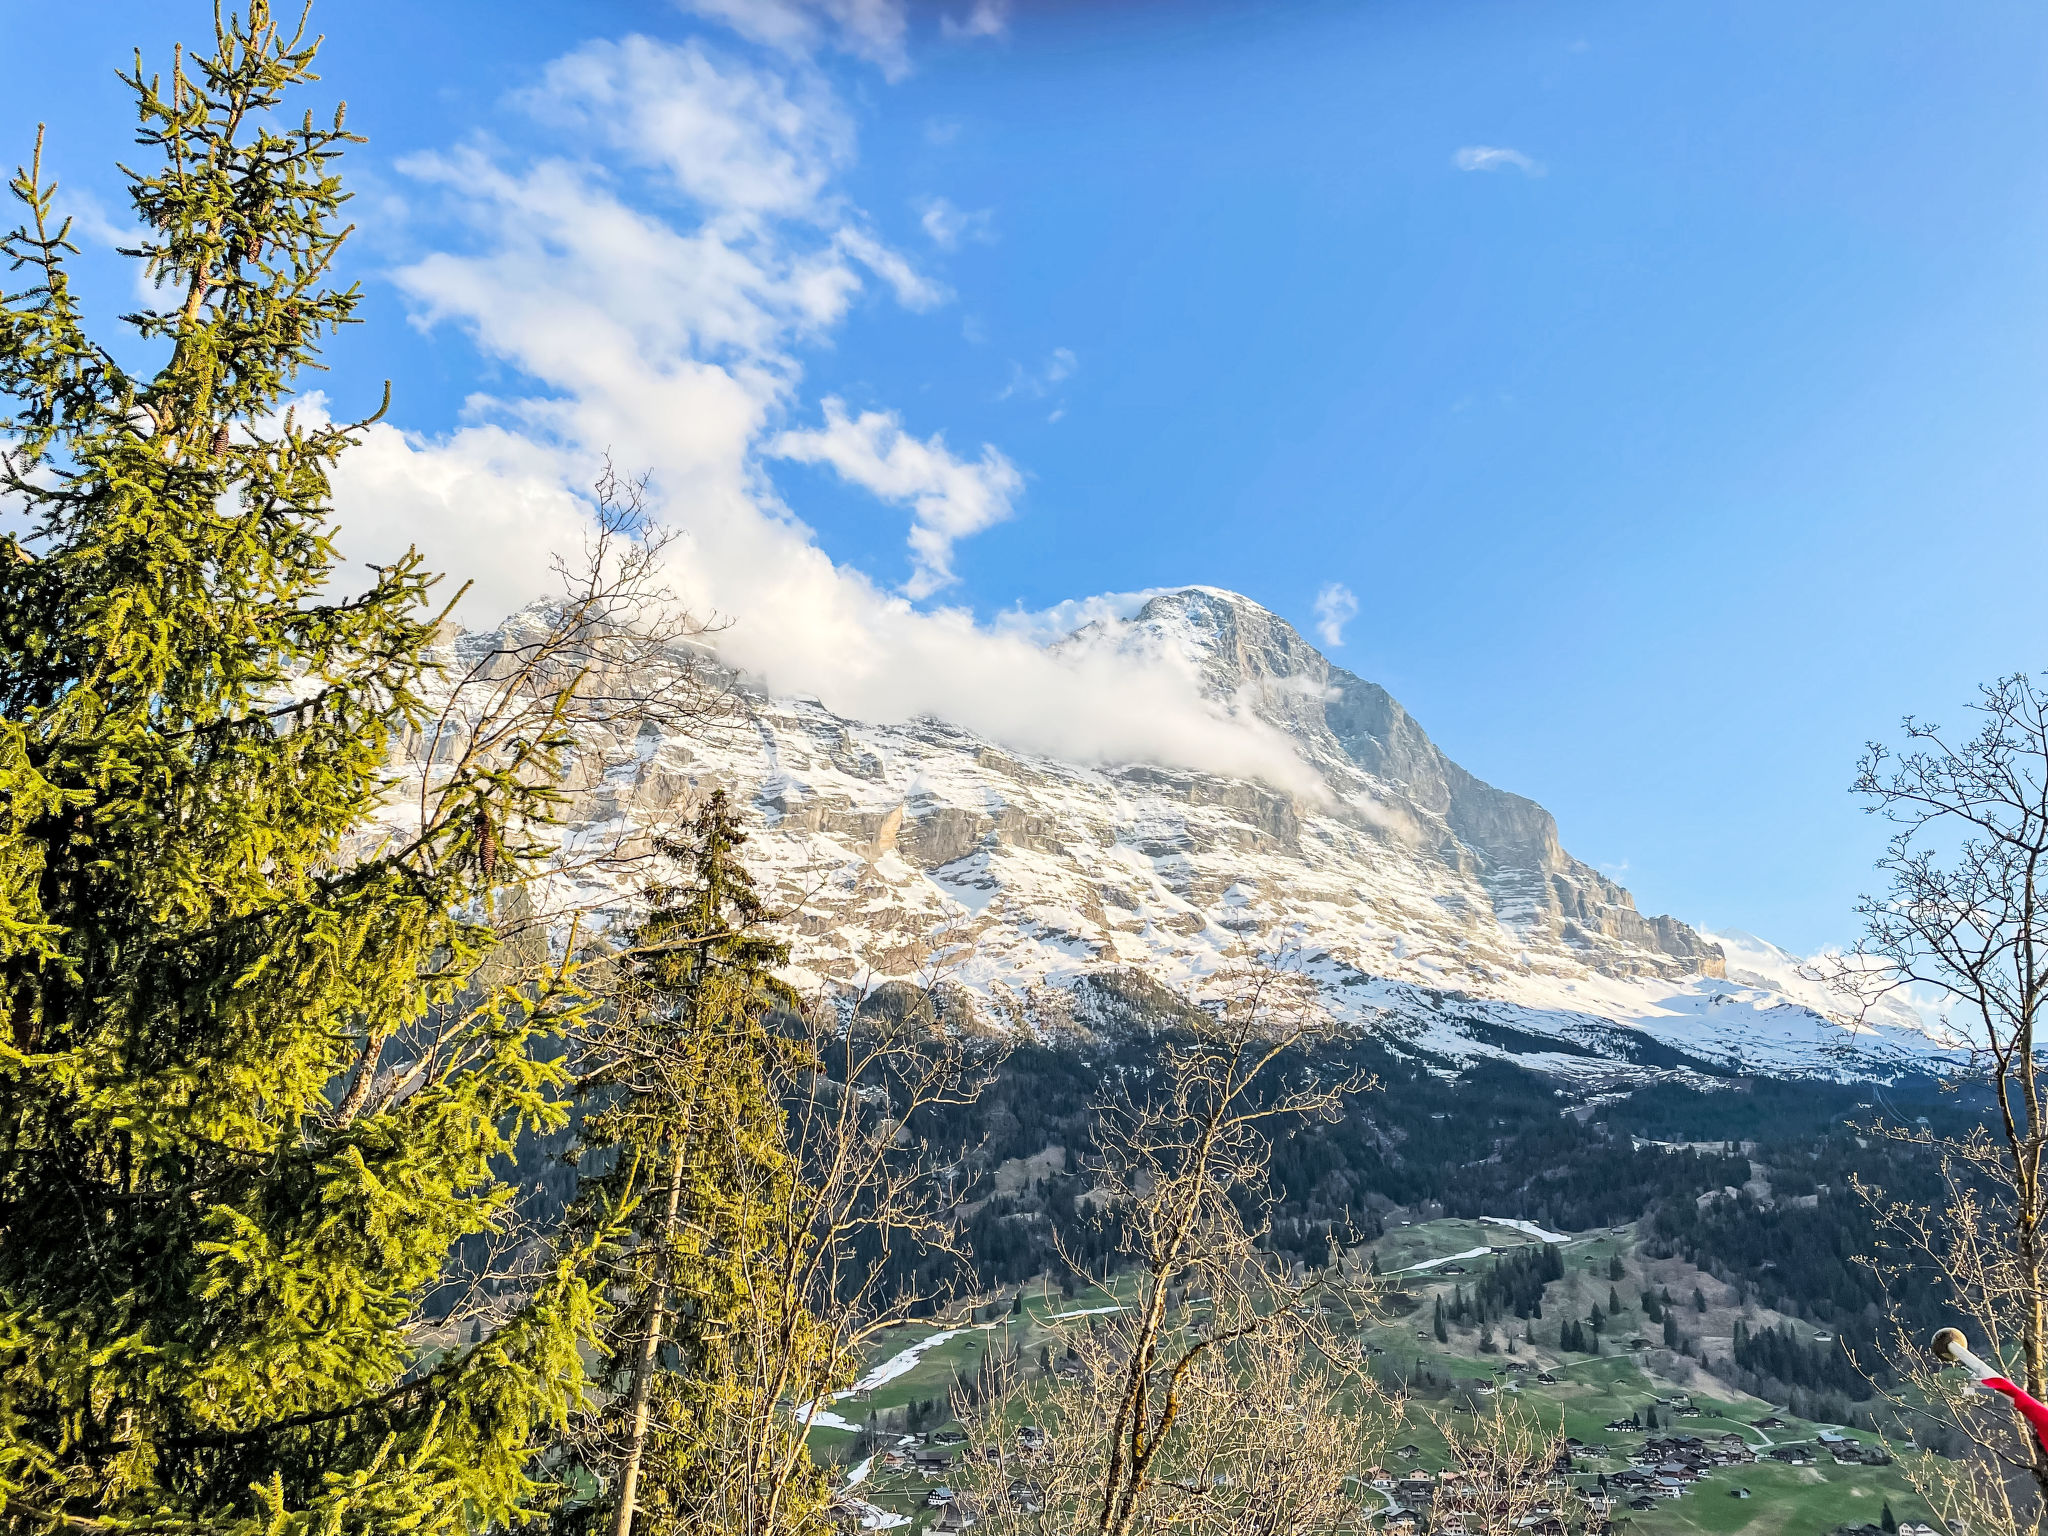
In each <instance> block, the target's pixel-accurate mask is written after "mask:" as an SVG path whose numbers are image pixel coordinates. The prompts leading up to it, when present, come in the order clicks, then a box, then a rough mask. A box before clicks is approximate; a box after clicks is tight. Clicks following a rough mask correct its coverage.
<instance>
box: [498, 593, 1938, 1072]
mask: <svg viewBox="0 0 2048 1536" xmlns="http://www.w3.org/2000/svg"><path fill="white" fill-rule="evenodd" d="M486 643H488V637H469V638H468V639H467V640H466V641H465V644H466V645H478V644H486ZM1059 645H1060V646H1061V647H1064V648H1069V649H1073V650H1076V651H1086V652H1089V653H1091V654H1093V655H1095V656H1096V658H1097V659H1098V660H1099V659H1100V653H1101V652H1102V651H1103V650H1105V649H1107V650H1108V651H1109V652H1111V653H1113V654H1114V655H1115V656H1118V657H1122V658H1126V659H1127V660H1128V661H1129V662H1130V663H1131V664H1132V665H1144V664H1152V665H1158V664H1160V663H1162V662H1167V663H1171V664H1172V665H1173V666H1174V667H1176V668H1177V669H1179V671H1180V672H1181V673H1182V674H1183V675H1185V674H1190V673H1191V674H1192V675H1193V676H1194V677H1195V678H1197V679H1198V680H1199V686H1200V688H1201V690H1202V692H1203V693H1204V694H1205V695H1206V696H1207V697H1208V698H1209V700H1211V701H1212V702H1213V704H1214V706H1215V708H1216V709H1217V711H1218V712H1219V714H1228V713H1235V714H1237V715H1239V716H1240V717H1246V716H1248V717H1250V718H1251V719H1253V720H1256V721H1260V722H1264V724H1265V726H1266V727H1268V728H1270V729H1276V730H1278V731H1281V732H1284V733H1285V735H1286V736H1287V738H1289V739H1290V740H1291V742H1292V743H1293V745H1294V747H1295V749H1296V750H1297V751H1298V753H1299V755H1300V758H1301V760H1302V761H1303V762H1304V763H1305V764H1306V765H1307V766H1308V768H1309V769H1311V770H1313V776H1314V779H1319V780H1320V785H1321V787H1320V789H1317V788H1316V787H1314V779H1310V778H1307V777H1306V776H1305V780H1304V782H1305V783H1306V784H1307V786H1308V787H1303V786H1301V785H1297V786H1296V787H1294V788H1292V789H1288V790H1282V789H1277V788H1274V787H1272V786H1270V785H1268V784H1265V783H1261V782H1255V781H1252V780H1248V779H1242V778H1231V777H1225V776H1219V775H1217V774H1214V773H1204V772H1198V771H1193V770H1189V769H1184V768H1172V767H1161V766H1157V765H1150V764H1124V765H1100V764H1095V765H1091V764H1081V763H1075V762H1068V761H1061V760H1058V759H1054V758H1050V757H1045V756H1039V755H1033V754H1030V753H1025V752H1020V751H1016V750H1012V749H1010V748H1007V747H1005V746H1003V745H1001V744H999V743H997V742H995V741H992V740H989V739H985V738H984V737H981V736H978V735H975V734H974V733H972V732H969V731H967V730H964V729H961V728H959V727H957V726H954V725H951V724H948V723H947V722H945V721H941V720H930V719H926V720H918V721H914V722H911V723H907V724H874V723H869V722H863V721H859V720H853V719H847V718H844V717H842V716H840V715H837V714H835V713H833V712H832V711H831V710H830V709H827V708H826V707H825V706H824V705H823V704H821V703H819V702H817V701H815V700H809V699H801V698H780V697H771V696H769V695H768V694H766V693H765V692H760V691H754V690H751V689H749V688H748V687H747V686H746V685H745V681H744V680H743V679H742V680H741V687H740V690H739V698H740V717H739V718H737V719H736V720H734V721H733V722H731V723H729V724H728V725H725V726H722V727H720V728H718V729H715V730H713V731H711V732H709V733H708V734H707V733H701V732H692V733H691V734H689V735H688V736H687V737H678V738H673V739H664V738H660V737H654V736H647V737H643V738H642V739H641V740H640V741H639V742H638V743H637V744H636V745H635V748H634V750H632V751H631V752H630V754H629V757H628V759H627V760H625V761H624V762H623V766H615V767H613V769H612V770H611V771H610V772H609V773H608V775H607V781H606V783H605V784H604V785H602V786H600V787H601V788H602V789H603V791H604V792H603V793H602V794H601V795H600V796H598V797H597V798H596V801H595V804H594V806H593V808H592V809H591V811H590V812H589V817H590V823H589V824H588V825H586V826H584V827H582V828H579V829H574V830H576V831H577V832H578V833H579V834H581V835H585V836H588V835H590V834H592V833H593V832H595V831H598V830H601V829H608V830H610V831H612V832H617V831H618V830H620V829H622V828H630V827H631V826H632V824H634V823H635V822H645V821H647V820H649V819H652V818H654V817H657V816H659V815H661V814H663V813H664V812H667V813H672V812H673V811H674V810H675V809H676V808H677V807H678V806H679V805H680V804H686V803H687V802H689V801H690V800H693V799H695V798H696V797H698V796H701V795H702V794H705V793H708V792H709V790H710V789H711V788H712V787H714V786H719V785H722V786H724V787H726V788H728V789H729V790H731V791H733V792H735V793H736V795H737V796H738V797H739V798H740V799H741V800H742V801H743V802H744V803H746V804H748V805H750V806H751V807H752V808H753V809H754V810H755V811H756V812H757V814H758V817H759V820H760V825H761V830H760V831H759V832H758V833H757V835H756V836H755V837H754V840H753V841H752V843H751V844H750V848H749V853H750V856H751V860H752V863H753V864H754V866H755V868H756V870H757V873H758V875H759V877H760V879H761V880H762V883H763V884H764V886H765V887H766V888H767V889H768V890H769V891H770V892H771V893H772V894H773V895H774V897H775V898H776V899H777V900H778V901H780V902H783V903H786V904H788V905H790V906H791V907H793V908H794V909H795V910H796V912H797V914H798V916H797V918H796V927H797V929H798V930H799V934H798V942H797V955H796V961H797V966H798V968H799V970H800V972H801V976H800V978H799V979H801V980H802V981H805V982H807V983H809V984H811V985H814V986H819V987H827V988H835V989H840V990H842V991H844V992H845V993H848V994H855V993H860V992H863V991H865V990H868V989H871V988H873V987H875V986H877V985H879V984H881V983H884V982H887V981H892V980H893V981H925V982H930V981H931V980H932V979H933V977H935V976H937V977H942V978H943V984H944V987H945V996H946V997H947V998H948V999H949V1001H950V1003H951V1005H952V1006H953V1007H955V1008H961V1009H965V1010H967V1011H968V1012H970V1013H971V1014H972V1015H973V1016H974V1017H975V1018H976V1019H978V1020H979V1021H980V1023H981V1024H983V1025H985V1026H987V1027H991V1028H998V1029H1027V1030H1035V1031H1040V1032H1044V1031H1057V1030H1060V1029H1063V1028H1072V1027H1088V1026H1089V1025H1090V1024H1091V1023H1093V1022H1098V1021H1100V1020H1102V1019H1103V1018H1105V1017H1108V1016H1110V1015H1113V1014H1116V1013H1118V1012H1119V1011H1123V1012H1126V1013H1127V1012H1128V1011H1129V1008H1130V1007H1131V1006H1132V1000H1133V999H1134V998H1136V999H1142V998H1145V997H1151V998H1154V999H1159V998H1163V997H1165V995H1166V993H1168V992H1170V993H1177V994H1182V995H1185V994H1186V993H1187V992H1188V991H1189V990H1190V989H1191V988H1193V987H1195V986H1196V985H1198V984H1199V982H1200V981H1201V979H1202V978H1203V977H1205V976H1207V975H1209V974H1210V973H1212V972H1213V971H1214V970H1215V969H1216V968H1217V966H1218V965H1219V964H1220V963H1222V962H1223V960H1224V958H1225V956H1226V954H1227V953H1229V952H1230V951H1232V950H1233V949H1239V948H1242V947H1243V946H1245V945H1246V944H1248V943H1249V944H1252V945H1255V946H1261V947H1273V946H1286V947H1288V948H1289V949H1291V950H1292V951H1293V952H1294V953H1295V954H1297V955H1298V956H1299V963H1301V964H1302V965H1303V966H1304V967H1305V968H1306V969H1307V970H1308V972H1309V973H1310V974H1312V975H1313V976H1314V977H1315V978H1316V979H1317V981H1318V982H1319V983H1320V985H1321V989H1322V995H1323V997H1324V999H1325V1001H1326V1002H1327V1004H1328V1006H1329V1007H1330V1009H1331V1010H1332V1011H1333V1012H1334V1013H1335V1014H1336V1015H1337V1016H1338V1017H1340V1018H1341V1019H1343V1020H1345V1021H1347V1022H1349V1023H1351V1024H1354V1025H1355V1026H1356V1027H1358V1028H1361V1029H1367V1030H1371V1031H1374V1032H1375V1033H1377V1034H1378V1035H1380V1036H1382V1037H1383V1038H1384V1039H1385V1040H1387V1041H1388V1042H1389V1043H1390V1044H1391V1045H1393V1046H1394V1047H1395V1048H1396V1049H1398V1050H1401V1051H1404V1052H1410V1053H1427V1054H1428V1055H1429V1057H1431V1058H1433V1059H1434V1060H1436V1061H1438V1062H1440V1063H1441V1064H1444V1065H1450V1064H1454V1063H1458V1062H1464V1061H1470V1060H1473V1059H1475V1058H1481V1057H1488V1056H1494V1057H1506V1058H1512V1059H1515V1060H1519V1061H1521V1062H1523V1063H1525V1064H1527V1065H1530V1066H1533V1067H1537V1068H1540V1069H1542V1070H1544V1071H1547V1072H1551V1073H1554V1074H1557V1075H1559V1076H1560V1077H1565V1078H1571V1079H1576V1080H1579V1081H1581V1082H1583V1083H1585V1084H1586V1085H1588V1086H1593V1085H1597V1084H1600V1083H1603V1082H1610V1081H1620V1080H1626V1079H1629V1078H1631V1077H1640V1076H1642V1075H1644V1074H1646V1073H1654V1072H1664V1071H1673V1070H1677V1071H1684V1070H1688V1069H1689V1067H1690V1066H1692V1065H1696V1064H1698V1063H1707V1064H1710V1065H1711V1066H1713V1067H1714V1068H1716V1069H1718V1070H1727V1069H1731V1068H1732V1069H1736V1070H1744V1071H1758V1072H1766V1073H1827V1074H1830V1075H1874V1076H1886V1075H1890V1074H1893V1073H1895V1072H1897V1071H1899V1070H1902V1069H1906V1068H1910V1067H1912V1066H1914V1065H1916V1064H1917V1065H1926V1064H1930V1063H1931V1058H1933V1057H1935V1056H1937V1055H1938V1054H1940V1050H1939V1047H1938V1046H1937V1045H1936V1044H1935V1043H1934V1042H1933V1041H1932V1040H1930V1039H1929V1038H1928V1036H1927V1035H1926V1034H1924V1033H1922V1032H1921V1031H1920V1029H1919V1027H1918V1026H1919V1020H1918V1017H1917V1015H1915V1014H1913V1013H1912V1012H1911V1011H1910V1010H1907V1009H1905V1008H1903V1007H1899V1008H1894V1009H1893V1010H1891V1011H1890V1012H1889V1013H1888V1014H1886V1015H1885V1016H1884V1017H1882V1018H1881V1019H1880V1020H1878V1022H1877V1023H1876V1024H1875V1025H1872V1026H1866V1027H1864V1028H1861V1029H1857V1030H1853V1031H1852V1030H1851V1029H1849V1028H1848V1027H1846V1025H1845V1024H1844V1022H1842V1021H1841V1020H1838V1019H1836V1018H1831V1017H1830V1016H1829V1014H1828V1012H1827V1008H1828V999H1827V995H1826V993H1825V992H1824V991H1823V990H1822V989H1820V988H1817V987H1815V986H1813V985H1811V984H1810V983H1807V982H1805V981H1803V980H1802V979H1801V978H1800V977H1799V976H1798V973H1797V968H1796V965H1795V964H1794V963H1793V962H1792V961H1791V959H1790V957H1787V956H1784V955H1783V954H1782V953H1781V952H1779V951H1776V950H1774V949H1772V948H1771V947H1770V946H1768V945H1764V944H1762V943H1761V941H1756V940H1751V939H1748V938H1747V936H1743V937H1742V938H1741V940H1740V943H1741V946H1742V949H1743V955H1742V958H1743V959H1744V961H1745V963H1743V964H1739V965H1735V966H1731V965H1730V963H1729V956H1728V954H1727V951H1726V947H1725V946H1724V945H1722V944H1720V943H1717V942H1716V941H1715V940H1714V939H1712V938H1709V937H1707V936H1705V935H1703V934H1701V933H1700V932H1699V931H1697V930H1696V929H1694V928H1692V927H1689V926H1688V925H1687V924H1685V923H1683V922H1680V921H1678V920H1677V919H1675V918H1671V917H1647V916H1645V915H1643V914H1642V913H1640V912H1638V911H1637V910H1636V907H1635V903H1634V901H1633V899H1632V898H1631V897H1630V895H1629V893H1628V892H1627V891H1626V890H1624V889H1622V888H1621V887H1620V886H1619V885H1617V884H1615V883H1614V882H1613V881H1611V880H1609V879H1607V878H1606V877H1605V876H1603V875H1601V874H1600V873H1599V872H1598V871H1596V870H1594V869H1591V868H1589V867H1588V866H1586V865H1585V864H1582V863H1580V862H1579V861H1578V860H1576V859H1574V858H1573V857H1571V855H1570V854H1568V853H1567V852H1565V850H1564V849H1563V848H1562V847H1561V846H1560V844H1559V842H1558V835H1557V825H1556V822H1555V821H1554V819H1553V818H1552V817H1551V815H1550V813H1549V812H1547V811H1545V810H1544V809H1543V808H1542V807H1541V806H1539V805H1537V804H1536V803H1535V802H1533V801H1531V800H1527V799H1524V798H1523V797H1521V796H1519V795H1515V794H1511V793H1509V792H1507V791H1505V790H1500V789H1496V788H1494V787H1493V786H1492V785H1490V784H1486V783H1484V782H1482V781H1481V780H1479V779H1477V778H1474V777H1473V776H1472V775H1471V774H1469V773H1467V772H1466V771H1465V770H1464V769H1462V768H1460V767H1459V766H1458V765H1457V764H1456V763H1454V762H1452V761H1451V760H1450V759H1449V758H1447V757H1446V756H1445V755H1444V754H1443V753H1442V752H1441V751H1440V750H1439V749H1438V748H1437V747H1436V745H1435V744H1434V743H1433V742H1431V740H1430V739H1429V736H1428V734H1427V733H1426V732H1425V731H1424V730H1423V729H1422V727H1421V726H1420V725H1419V724H1418V723H1417V722H1416V721H1415V720H1414V719H1413V718H1412V717H1411V716H1410V715H1409V714H1408V713H1407V711H1405V710H1404V709H1403V708H1402V707H1401V705H1400V704H1399V703H1398V702H1397V701H1396V700H1394V699H1393V698H1392V697H1391V696H1390V695H1389V694H1388V693H1387V692H1386V690H1385V689H1383V688H1381V687H1379V686H1377V685H1376V684H1373V683H1370V682H1367V681H1366V680H1365V679H1363V678H1360V677H1357V676H1355V675H1353V674H1352V673H1349V672H1346V671H1344V670H1343V669H1341V668H1339V667H1336V666H1333V665H1332V664H1331V662H1330V661H1329V659H1328V658H1327V657H1325V656H1324V655H1322V653H1321V652H1319V651H1317V650H1316V649H1315V648H1314V647H1313V646H1312V645H1310V644H1309V643H1308V642H1307V641H1306V640H1304V639H1303V638H1302V636H1301V635H1299V634H1298V633H1296V632H1295V630H1294V629H1293V628H1292V627H1291V626H1289V625H1288V624H1287V623H1286V622H1284V621H1283V620H1281V619H1279V618H1278V617H1276V616H1275V615H1274V614H1272V613H1270V612H1268V611H1267V610H1266V609H1264V608H1262V607H1260V606H1259V605H1258V604H1256V603H1253V602H1251V601H1250V600H1249V599H1246V598H1244V597H1241V596H1238V595H1236V594H1234V593H1230V592H1225V591H1220V590H1217V589H1214V588H1208V587H1190V588H1186V589H1183V590H1177V591H1170V592H1162V593H1155V594H1151V595H1149V597H1147V598H1146V599H1145V600H1144V601H1143V602H1142V604H1141V605H1136V606H1134V607H1132V608H1130V609H1128V610H1127V611H1124V612H1121V613H1118V614H1117V615H1116V616H1114V617H1109V618H1098V619H1096V620H1094V621H1093V622H1091V623H1089V624H1087V625H1085V626H1083V627H1082V628H1080V629H1078V630H1076V631H1075V632H1074V633H1073V634H1072V635H1070V636H1068V637H1067V638H1066V639H1065V640H1063V641H1060V642H1059ZM1752 951H1753V953H1752ZM1760 957H1762V958H1760ZM1768 957H1776V958H1775V959H1774V960H1770V961H1769V963H1768V964H1765V963H1764V960H1765V959H1768ZM1160 989H1165V991H1164V992H1162V991H1161V990H1160Z"/></svg>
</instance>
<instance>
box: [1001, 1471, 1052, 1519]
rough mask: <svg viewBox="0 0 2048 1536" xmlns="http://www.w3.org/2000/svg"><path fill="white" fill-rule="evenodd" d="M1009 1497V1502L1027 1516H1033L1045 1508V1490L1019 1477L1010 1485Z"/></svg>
mask: <svg viewBox="0 0 2048 1536" xmlns="http://www.w3.org/2000/svg"><path fill="white" fill-rule="evenodd" d="M1009 1497H1010V1502H1011V1503H1012V1504H1014V1505H1016V1506H1017V1507H1018V1508H1019V1509H1021V1510H1023V1511H1024V1513H1025V1514H1027V1515H1035V1514H1037V1513H1038V1512H1039V1511H1040V1510H1041V1509H1043V1508H1045V1489H1044V1488H1042V1487H1040V1486H1039V1485H1038V1484H1037V1483H1034V1482H1029V1481H1027V1480H1026V1479H1024V1478H1021V1477H1020V1478H1018V1479H1017V1480H1016V1481H1015V1482H1013V1483H1011V1484H1010V1494H1009Z"/></svg>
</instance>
